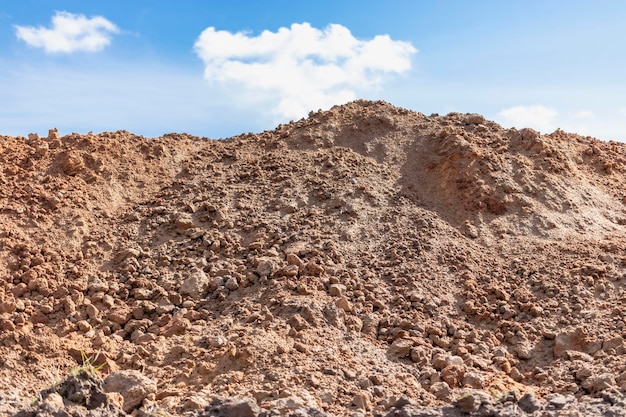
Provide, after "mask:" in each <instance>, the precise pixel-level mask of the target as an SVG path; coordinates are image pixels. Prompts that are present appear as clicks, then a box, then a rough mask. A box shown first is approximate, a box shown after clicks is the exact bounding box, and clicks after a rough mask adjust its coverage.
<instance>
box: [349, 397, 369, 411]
mask: <svg viewBox="0 0 626 417" xmlns="http://www.w3.org/2000/svg"><path fill="white" fill-rule="evenodd" d="M352 404H354V406H355V407H356V408H358V409H359V410H364V411H367V410H369V409H370V408H371V405H370V399H369V396H368V395H367V394H357V395H355V396H354V398H353V399H352Z"/></svg>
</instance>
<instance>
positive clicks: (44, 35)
mask: <svg viewBox="0 0 626 417" xmlns="http://www.w3.org/2000/svg"><path fill="white" fill-rule="evenodd" d="M15 31H16V35H17V37H18V39H21V40H23V41H24V42H26V44H28V45H29V46H32V47H34V48H43V50H44V51H46V52H47V53H72V52H77V51H84V52H98V51H101V50H102V49H104V48H105V47H106V46H108V45H109V44H110V43H111V35H112V34H115V33H118V32H119V28H118V27H117V26H116V25H115V24H113V23H111V22H110V21H109V20H107V19H105V18H104V17H102V16H95V17H91V18H87V17H85V16H84V15H82V14H72V13H68V12H56V13H55V14H54V16H53V17H52V27H51V28H50V29H48V28H44V27H41V26H40V27H32V26H17V25H16V26H15Z"/></svg>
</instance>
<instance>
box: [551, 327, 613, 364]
mask: <svg viewBox="0 0 626 417" xmlns="http://www.w3.org/2000/svg"><path fill="white" fill-rule="evenodd" d="M601 348H602V342H600V341H598V340H592V339H590V338H589V336H588V335H587V333H586V332H585V330H584V329H583V328H582V327H577V328H576V329H574V330H571V331H568V332H563V333H559V334H558V335H557V336H556V337H555V338H554V345H553V352H554V356H555V357H556V358H566V357H567V353H566V352H567V351H568V350H575V351H579V352H584V353H587V354H589V355H593V354H594V353H596V352H597V351H599V350H600V349H601Z"/></svg>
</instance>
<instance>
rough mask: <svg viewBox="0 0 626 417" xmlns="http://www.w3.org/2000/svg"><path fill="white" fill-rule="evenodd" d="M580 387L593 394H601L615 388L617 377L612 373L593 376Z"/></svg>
mask: <svg viewBox="0 0 626 417" xmlns="http://www.w3.org/2000/svg"><path fill="white" fill-rule="evenodd" d="M580 385H581V386H582V387H583V388H584V389H586V390H587V391H589V392H591V393H596V392H601V391H604V390H606V389H609V388H611V387H614V386H615V377H614V376H613V375H612V374H610V373H603V374H600V375H591V376H589V377H588V378H587V379H585V380H584V381H583V382H582V383H581V384H580Z"/></svg>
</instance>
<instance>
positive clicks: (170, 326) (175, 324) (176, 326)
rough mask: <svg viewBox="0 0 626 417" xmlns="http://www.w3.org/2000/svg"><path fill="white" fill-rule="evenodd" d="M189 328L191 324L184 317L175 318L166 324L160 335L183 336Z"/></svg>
mask: <svg viewBox="0 0 626 417" xmlns="http://www.w3.org/2000/svg"><path fill="white" fill-rule="evenodd" d="M190 328H191V322H190V321H189V319H186V318H184V317H177V318H175V319H173V320H171V321H170V322H169V323H167V324H166V325H165V326H164V327H163V328H162V329H161V330H160V332H159V333H160V334H161V335H162V336H165V337H172V336H175V335H181V334H184V333H185V332H186V331H187V330H189V329H190Z"/></svg>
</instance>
